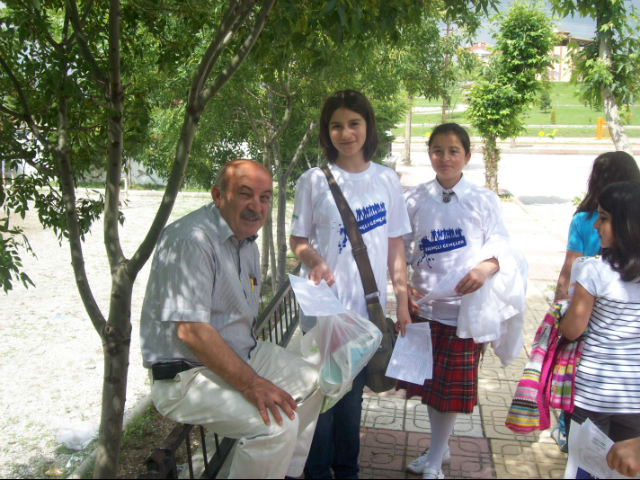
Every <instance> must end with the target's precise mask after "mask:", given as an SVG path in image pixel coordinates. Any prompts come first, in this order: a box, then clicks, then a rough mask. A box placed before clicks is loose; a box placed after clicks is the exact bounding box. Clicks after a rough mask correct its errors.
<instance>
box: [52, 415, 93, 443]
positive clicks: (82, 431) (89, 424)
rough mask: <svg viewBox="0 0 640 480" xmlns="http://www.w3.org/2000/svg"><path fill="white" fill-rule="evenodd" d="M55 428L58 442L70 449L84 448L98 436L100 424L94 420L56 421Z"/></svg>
mask: <svg viewBox="0 0 640 480" xmlns="http://www.w3.org/2000/svg"><path fill="white" fill-rule="evenodd" d="M53 430H54V432H55V435H56V440H57V442H58V443H63V444H64V446H65V447H67V448H68V449H69V450H84V449H85V448H86V447H87V445H89V444H90V443H91V442H92V441H93V439H94V438H96V437H97V436H98V424H97V423H96V422H93V421H88V420H87V421H84V422H83V421H79V420H76V421H70V422H63V421H59V422H56V425H54V427H53Z"/></svg>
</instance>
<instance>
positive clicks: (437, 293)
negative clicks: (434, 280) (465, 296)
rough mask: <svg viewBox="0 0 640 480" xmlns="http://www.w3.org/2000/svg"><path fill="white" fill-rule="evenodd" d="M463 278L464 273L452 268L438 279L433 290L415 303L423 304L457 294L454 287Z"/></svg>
mask: <svg viewBox="0 0 640 480" xmlns="http://www.w3.org/2000/svg"><path fill="white" fill-rule="evenodd" d="M463 278H464V275H463V274H462V273H460V270H458V269H457V268H452V269H451V270H450V271H449V273H447V274H446V275H445V276H444V278H443V279H442V280H440V282H439V283H438V284H437V285H436V286H435V287H433V290H431V291H430V292H429V293H427V294H426V295H425V296H424V297H422V298H421V299H420V300H418V301H417V302H416V303H417V304H418V305H423V304H426V303H429V302H432V301H434V300H440V299H441V298H447V297H455V296H456V295H458V294H457V293H456V287H457V286H458V284H459V283H460V280H462V279H463Z"/></svg>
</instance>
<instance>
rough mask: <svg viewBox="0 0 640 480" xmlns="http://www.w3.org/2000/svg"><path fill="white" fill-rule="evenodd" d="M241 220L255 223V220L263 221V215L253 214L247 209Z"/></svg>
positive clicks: (243, 212)
mask: <svg viewBox="0 0 640 480" xmlns="http://www.w3.org/2000/svg"><path fill="white" fill-rule="evenodd" d="M240 218H242V219H243V220H249V221H250V222H253V221H255V220H262V214H261V213H259V212H252V211H251V210H249V209H245V210H243V211H242V213H240Z"/></svg>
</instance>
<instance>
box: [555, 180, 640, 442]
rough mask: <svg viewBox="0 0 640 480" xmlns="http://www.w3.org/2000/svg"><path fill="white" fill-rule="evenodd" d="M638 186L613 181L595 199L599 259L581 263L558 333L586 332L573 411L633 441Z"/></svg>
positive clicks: (639, 384) (639, 347) (636, 427)
mask: <svg viewBox="0 0 640 480" xmlns="http://www.w3.org/2000/svg"><path fill="white" fill-rule="evenodd" d="M638 205H640V183H638V182H618V183H613V184H611V185H609V186H608V187H607V188H605V189H604V190H603V191H602V193H601V194H600V195H599V196H598V219H597V220H596V222H595V223H594V225H593V227H594V228H595V229H596V230H597V231H598V235H599V237H600V246H601V247H602V258H592V259H589V260H587V261H586V262H585V264H584V267H583V268H582V270H581V272H580V273H579V275H578V278H577V283H576V286H575V290H574V294H573V298H572V300H571V304H570V305H569V309H568V310H567V313H566V314H565V315H564V316H563V317H562V319H561V320H560V331H561V332H562V333H563V335H564V336H565V337H567V338H568V339H569V340H573V339H576V338H578V337H580V336H581V335H582V333H583V332H584V331H585V330H586V329H587V327H588V330H587V336H586V339H585V344H584V349H583V351H582V357H581V359H580V365H579V366H578V369H577V373H576V385H575V409H574V411H573V413H572V414H571V415H567V417H568V418H567V423H566V426H567V434H569V433H570V423H571V419H574V420H576V421H577V422H578V423H582V422H583V421H584V420H586V419H587V418H589V419H591V421H592V422H593V423H595V424H596V425H597V426H598V427H599V428H600V429H601V430H602V431H603V432H604V433H606V434H607V435H609V437H611V439H612V440H613V441H616V442H617V441H621V440H628V439H630V438H634V437H637V436H640V375H639V374H638V372H640V215H638V212H637V208H638Z"/></svg>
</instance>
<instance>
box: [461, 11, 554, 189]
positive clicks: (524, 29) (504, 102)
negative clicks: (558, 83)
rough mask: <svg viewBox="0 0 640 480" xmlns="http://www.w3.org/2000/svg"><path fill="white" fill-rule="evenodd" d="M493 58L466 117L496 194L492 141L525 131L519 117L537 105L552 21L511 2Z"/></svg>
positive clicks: (496, 154)
mask: <svg viewBox="0 0 640 480" xmlns="http://www.w3.org/2000/svg"><path fill="white" fill-rule="evenodd" d="M498 21H499V32H498V34H497V37H496V45H495V48H494V52H495V53H494V55H493V57H492V59H491V61H490V64H489V65H488V66H487V67H486V68H485V69H484V71H483V75H482V78H481V79H480V80H479V81H478V82H477V83H476V84H475V85H474V86H473V87H472V89H471V93H470V98H469V108H468V110H467V112H466V115H467V117H468V118H469V119H470V120H471V125H472V126H473V128H474V130H475V131H476V132H478V133H479V134H480V136H481V137H482V139H483V141H484V149H483V153H484V163H485V182H486V183H485V186H486V187H487V188H490V189H491V190H493V191H494V192H497V191H498V162H499V160H500V151H499V150H498V147H497V139H498V138H501V139H506V138H509V137H517V136H518V135H519V134H520V133H521V132H522V131H523V130H524V123H523V119H522V114H523V113H524V112H525V110H526V109H527V108H528V107H529V105H531V104H533V103H534V102H535V100H536V97H537V94H538V92H539V91H540V89H541V87H542V82H541V81H540V80H537V79H536V76H537V75H540V74H541V73H542V72H543V71H545V70H546V68H547V67H548V66H549V65H550V64H551V58H550V56H549V53H550V51H551V49H552V48H553V41H554V38H553V37H554V35H553V27H552V23H551V20H550V19H549V17H548V16H547V15H546V13H545V12H544V11H543V10H542V9H541V8H540V6H539V5H535V4H533V5H532V4H528V3H523V2H519V1H517V2H515V3H514V4H513V5H512V7H511V8H510V10H509V11H508V13H506V14H501V15H499V16H498Z"/></svg>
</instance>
